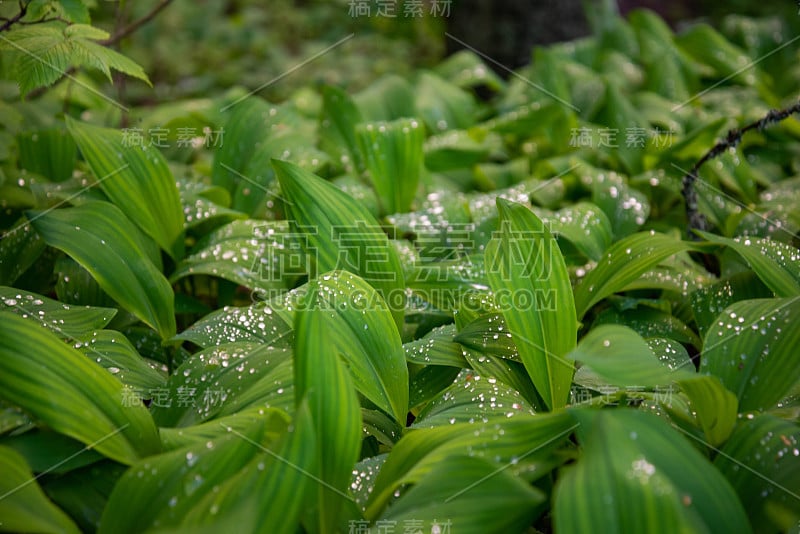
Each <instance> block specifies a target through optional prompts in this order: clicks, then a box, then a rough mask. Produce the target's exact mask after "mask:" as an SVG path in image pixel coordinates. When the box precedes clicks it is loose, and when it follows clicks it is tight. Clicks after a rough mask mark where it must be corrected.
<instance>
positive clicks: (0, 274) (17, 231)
mask: <svg viewBox="0 0 800 534" xmlns="http://www.w3.org/2000/svg"><path fill="white" fill-rule="evenodd" d="M44 248H45V243H44V240H43V239H42V237H41V236H40V235H39V234H38V233H36V232H35V231H34V229H33V227H32V226H31V225H30V224H29V223H28V219H27V218H26V217H21V218H20V219H19V220H18V221H17V222H16V223H15V224H14V225H12V227H11V228H10V229H8V230H6V231H5V232H3V236H2V239H0V284H13V283H14V282H15V281H16V280H17V278H19V277H20V276H21V275H22V274H23V273H24V272H25V271H26V270H28V267H30V266H31V265H33V264H34V262H35V261H36V260H37V259H38V258H39V256H41V255H42V252H43V251H44Z"/></svg>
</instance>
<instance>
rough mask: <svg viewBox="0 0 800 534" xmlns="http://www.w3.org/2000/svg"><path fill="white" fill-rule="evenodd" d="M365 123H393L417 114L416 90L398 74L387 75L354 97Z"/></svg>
mask: <svg viewBox="0 0 800 534" xmlns="http://www.w3.org/2000/svg"><path fill="white" fill-rule="evenodd" d="M353 101H354V102H355V104H356V107H357V108H358V111H359V112H360V113H361V116H362V117H363V119H364V120H365V121H393V120H395V119H402V118H404V117H413V116H414V115H415V114H416V108H415V106H414V89H413V88H412V87H411V85H410V84H409V83H408V82H407V81H406V80H405V78H402V77H400V76H398V75H397V74H387V75H386V76H383V77H382V78H380V79H379V80H377V81H375V82H373V83H371V84H370V85H369V86H368V87H367V88H366V89H364V90H363V91H361V92H360V93H358V94H357V95H355V96H354V97H353Z"/></svg>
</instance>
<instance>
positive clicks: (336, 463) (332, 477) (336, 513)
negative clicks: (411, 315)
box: [294, 285, 394, 532]
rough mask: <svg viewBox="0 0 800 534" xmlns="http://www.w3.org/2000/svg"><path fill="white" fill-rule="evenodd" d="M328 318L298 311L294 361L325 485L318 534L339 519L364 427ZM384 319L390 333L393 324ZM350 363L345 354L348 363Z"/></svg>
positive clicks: (318, 501) (298, 394) (298, 393)
mask: <svg viewBox="0 0 800 534" xmlns="http://www.w3.org/2000/svg"><path fill="white" fill-rule="evenodd" d="M312 287H313V285H312ZM315 289H316V288H315ZM331 289H333V288H331ZM308 298H309V300H307V301H306V302H307V303H309V304H312V302H313V300H315V299H316V298H317V295H315V294H314V289H312V290H311V292H310V293H309V295H308ZM327 314H328V312H327V311H324V310H322V309H314V306H313V304H312V305H311V306H310V307H309V309H307V310H300V311H298V313H297V317H296V320H295V331H296V332H297V342H296V344H295V359H294V370H295V398H296V399H304V400H305V401H306V402H308V408H309V411H310V413H311V418H312V420H313V421H314V429H315V431H316V435H317V451H318V452H317V453H318V454H319V461H318V467H319V476H320V479H321V480H322V481H324V482H325V485H322V484H319V485H317V495H316V498H315V503H316V505H317V506H318V507H319V511H318V518H319V527H320V531H322V532H332V531H333V529H334V525H336V524H337V520H338V518H339V517H340V514H341V507H342V505H343V501H342V496H343V495H345V492H346V491H347V487H348V484H349V482H350V478H351V473H352V471H353V466H354V465H355V463H356V462H357V461H358V459H359V452H360V448H361V447H360V446H361V425H362V422H361V410H360V406H359V402H358V397H357V396H356V390H355V389H354V388H353V381H352V379H351V378H350V375H349V373H348V372H347V370H346V369H345V367H344V365H343V362H342V361H341V360H340V356H341V352H342V349H344V347H340V346H338V344H337V343H336V342H334V338H335V337H336V336H337V335H338V330H339V325H338V324H336V323H335V322H333V321H330V320H329V319H328V317H327ZM387 315H388V314H387ZM387 320H388V325H389V327H390V329H391V326H392V325H393V324H394V323H393V322H392V321H391V319H389V318H387ZM350 359H351V358H347V357H346V356H345V360H346V361H348V363H349V360H350ZM352 367H354V366H351V368H352ZM298 404H300V402H298ZM315 515H316V514H315Z"/></svg>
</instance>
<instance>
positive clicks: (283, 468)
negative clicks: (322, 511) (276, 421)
mask: <svg viewBox="0 0 800 534" xmlns="http://www.w3.org/2000/svg"><path fill="white" fill-rule="evenodd" d="M234 433H235V434H236V435H237V436H239V437H240V438H241V442H242V443H244V444H246V445H248V446H249V448H250V449H251V450H253V451H255V452H257V453H258V455H257V456H256V457H255V458H253V459H252V460H250V462H249V464H248V465H246V466H245V467H244V468H243V469H242V470H241V471H240V472H239V473H238V474H237V475H236V476H234V477H232V478H229V479H228V480H227V482H225V483H224V485H222V486H221V487H219V488H218V490H217V491H214V490H213V489H212V491H211V492H209V493H206V496H205V498H203V499H200V500H197V499H194V500H193V504H194V507H193V510H192V511H191V513H190V514H189V515H188V516H187V517H186V518H185V520H184V521H183V522H182V525H181V526H183V527H188V528H191V529H192V531H195V532H196V531H198V529H199V527H200V526H206V530H208V532H209V533H211V532H218V530H217V529H218V528H219V527H220V526H221V525H222V526H224V527H225V528H226V530H229V531H234V530H239V531H246V532H256V533H263V534H273V533H279V534H284V533H285V534H293V533H295V532H297V531H298V528H299V522H300V518H301V516H302V514H303V512H304V511H305V510H306V508H305V507H306V506H307V505H308V504H309V503H312V502H314V498H315V497H316V492H315V490H316V486H317V485H318V484H319V481H318V479H317V477H316V476H315V475H314V473H317V472H318V463H317V462H318V457H317V446H318V444H317V439H318V438H317V436H316V432H315V428H314V421H313V420H312V418H311V414H310V413H309V408H308V404H307V403H305V402H304V403H302V404H301V405H300V406H299V407H298V409H297V415H296V416H295V418H294V421H293V424H292V427H291V428H290V429H289V432H288V433H285V434H284V435H283V436H282V438H281V439H280V441H277V442H275V443H274V444H267V446H266V447H265V446H264V445H262V444H260V443H258V442H257V440H254V439H251V438H249V437H247V436H245V435H244V434H242V433H236V432H234ZM287 488H291V489H292V491H286V489H287ZM264 503H269V506H265V505H264ZM331 526H333V525H331Z"/></svg>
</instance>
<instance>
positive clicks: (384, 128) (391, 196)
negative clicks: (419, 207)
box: [355, 119, 425, 214]
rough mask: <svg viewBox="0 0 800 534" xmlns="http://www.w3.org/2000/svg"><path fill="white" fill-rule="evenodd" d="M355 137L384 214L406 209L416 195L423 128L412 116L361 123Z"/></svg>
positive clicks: (423, 135) (420, 165) (420, 166)
mask: <svg viewBox="0 0 800 534" xmlns="http://www.w3.org/2000/svg"><path fill="white" fill-rule="evenodd" d="M355 138H356V141H357V143H358V148H359V150H360V152H361V155H362V157H363V161H364V164H365V166H366V168H367V170H368V171H369V177H370V179H371V180H372V186H373V187H374V188H375V192H376V193H377V194H378V200H379V201H380V207H381V209H382V212H383V213H385V214H389V213H397V212H406V211H409V210H410V209H411V203H412V202H413V201H414V197H416V195H417V186H418V185H419V177H420V174H421V172H422V166H423V161H422V143H423V141H424V140H425V130H424V128H423V127H422V125H421V124H420V123H419V121H417V120H416V119H399V120H396V121H393V122H377V123H373V122H370V123H367V124H361V125H359V126H357V127H356V131H355Z"/></svg>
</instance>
